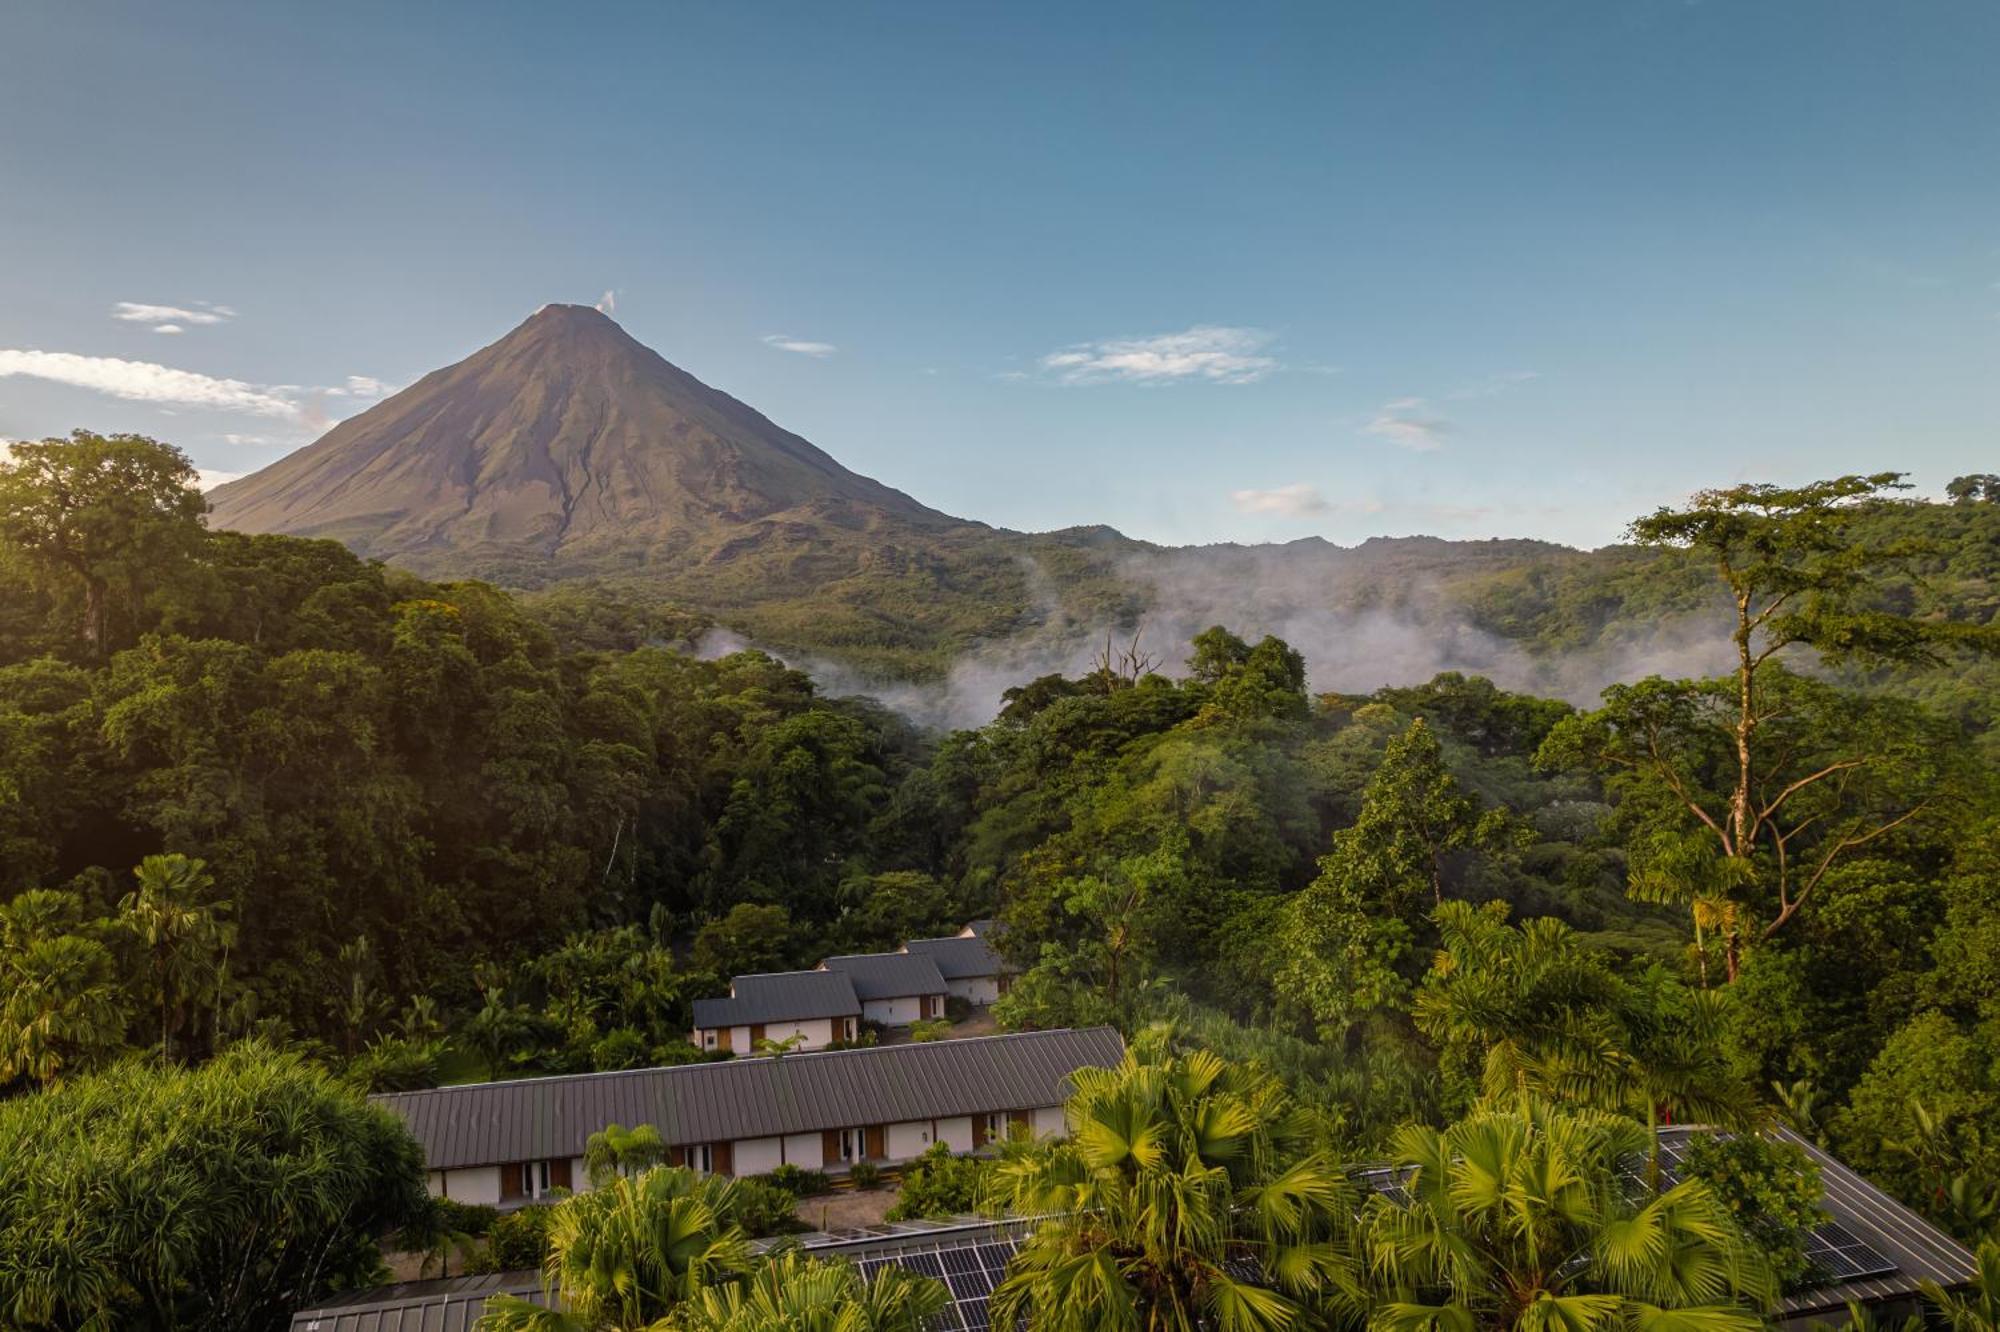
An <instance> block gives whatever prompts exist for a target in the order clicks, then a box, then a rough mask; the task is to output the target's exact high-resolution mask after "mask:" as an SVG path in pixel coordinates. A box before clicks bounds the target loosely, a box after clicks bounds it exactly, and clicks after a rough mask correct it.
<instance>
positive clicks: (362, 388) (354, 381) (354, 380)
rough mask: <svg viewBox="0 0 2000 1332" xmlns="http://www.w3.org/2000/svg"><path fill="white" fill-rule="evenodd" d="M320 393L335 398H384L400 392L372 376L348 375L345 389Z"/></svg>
mask: <svg viewBox="0 0 2000 1332" xmlns="http://www.w3.org/2000/svg"><path fill="white" fill-rule="evenodd" d="M322 392H326V393H331V394H333V395H334V396H335V397H354V398H386V397H388V396H389V395H390V394H392V393H398V392H401V390H400V389H398V388H397V387H396V385H394V384H388V383H384V382H383V381H382V380H379V379H377V378H375V376H373V375H349V376H348V377H347V384H346V385H345V387H341V388H329V389H324V390H322Z"/></svg>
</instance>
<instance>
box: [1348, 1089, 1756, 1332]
mask: <svg viewBox="0 0 2000 1332" xmlns="http://www.w3.org/2000/svg"><path fill="white" fill-rule="evenodd" d="M1644 1148H1645V1135H1644V1132H1643V1130H1641V1129H1640V1128H1639V1127H1638V1126H1637V1125H1636V1124H1633V1123H1632V1122H1631V1121H1629V1120H1626V1119H1621V1118H1618V1117H1616V1116H1612V1115H1607V1114H1603V1113H1599V1112H1590V1111H1583V1112H1564V1111H1560V1110H1557V1109H1555V1108H1553V1107H1551V1106H1550V1105H1548V1104H1547V1103H1544V1102H1539V1101H1532V1102H1528V1103H1526V1104H1520V1105H1515V1106H1513V1107H1510V1108H1507V1109H1488V1110H1480V1111H1477V1112H1475V1113H1474V1114H1472V1115H1471V1116H1469V1117H1468V1118H1466V1119H1463V1120H1461V1121H1459V1122H1458V1123H1456V1124H1454V1125H1452V1126H1451V1127H1450V1128H1447V1129H1443V1130H1438V1129H1432V1128H1427V1127H1423V1126H1420V1125H1410V1126H1407V1127H1405V1128H1404V1129H1402V1130H1401V1131H1400V1132H1399V1133H1398V1134H1397V1136H1396V1165H1397V1167H1398V1168H1399V1169H1400V1170H1402V1171H1404V1172H1406V1175H1405V1178H1404V1179H1403V1181H1402V1188H1401V1190H1400V1191H1399V1192H1400V1194H1401V1196H1396V1195H1392V1194H1389V1193H1378V1194H1377V1195H1376V1196H1374V1197H1373V1198H1371V1199H1369V1201H1368V1204H1367V1207H1366V1209H1365V1211H1364V1214H1363V1220H1362V1227H1363V1244H1362V1247H1363V1251H1364V1253H1365V1255H1366V1261H1365V1263H1364V1264H1363V1268H1362V1270H1363V1272H1364V1274H1365V1276H1364V1280H1365V1281H1366V1283H1367V1285H1368V1286H1369V1293H1370V1296H1371V1298H1372V1301H1373V1304H1374V1317H1373V1319H1372V1320H1371V1322H1372V1325H1373V1326H1376V1327H1381V1328H1388V1329H1400V1330H1406V1332H1418V1330H1419V1329H1435V1328H1452V1329H1461V1330H1469V1329H1474V1328H1494V1329H1521V1330H1522V1332H1534V1330H1536V1329H1550V1328H1561V1329H1568V1330H1570V1332H1594V1330H1595V1329H1605V1330H1606V1332H1609V1330H1610V1329H1616V1328H1623V1327H1634V1326H1638V1327H1649V1326H1650V1327H1676V1328H1683V1329H1689V1330H1690V1332H1753V1330H1754V1329H1758V1328H1761V1327H1762V1326H1763V1320H1762V1319H1761V1318H1760V1317H1759V1314H1760V1313H1761V1312H1762V1311H1763V1310H1764V1309H1766V1308H1767V1307H1769V1305H1770V1303H1771V1301H1772V1299H1773V1298H1774V1297H1775V1295H1776V1293H1777V1290H1776V1283H1775V1281H1774V1280H1773V1278H1772V1274H1771V1272H1770V1269H1769V1267H1768V1265H1767V1264H1766V1263H1765V1261H1764V1258H1763V1255H1762V1254H1761V1253H1759V1252H1758V1250H1757V1249H1756V1247H1755V1246H1754V1245H1752V1244H1751V1243H1750V1242H1749V1241H1748V1240H1747V1239H1746V1238H1745V1237H1744V1235H1743V1233H1742V1231H1741V1230H1740V1229H1739V1228H1738V1227H1737V1225H1736V1223H1735V1222H1734V1220H1733V1219H1732V1218H1731V1216H1730V1214H1729V1211H1728V1209H1727V1208H1726V1207H1725V1206H1724V1205H1723V1204H1722V1203H1721V1202H1720V1201H1719V1200H1718V1199H1717V1198H1716V1197H1715V1195H1714V1194H1713V1192H1711V1191H1710V1189H1709V1188H1708V1186H1707V1185H1706V1184H1703V1183H1699V1182H1694V1181H1685V1182H1682V1183H1680V1184H1677V1185H1675V1186H1674V1187H1673V1188H1671V1189H1667V1190H1665V1191H1664V1192H1660V1193H1656V1194H1653V1195H1652V1196H1650V1197H1648V1196H1644V1195H1641V1196H1640V1197H1637V1198H1635V1197H1633V1195H1632V1193H1631V1191H1630V1189H1629V1188H1628V1186H1627V1184H1626V1182H1625V1180H1624V1179H1623V1178H1621V1169H1622V1166H1623V1163H1624V1162H1625V1161H1627V1160H1628V1159H1630V1158H1632V1157H1634V1156H1636V1155H1638V1154H1639V1153H1640V1152H1641V1151H1643V1150H1644Z"/></svg>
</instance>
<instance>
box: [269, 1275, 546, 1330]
mask: <svg viewBox="0 0 2000 1332" xmlns="http://www.w3.org/2000/svg"><path fill="white" fill-rule="evenodd" d="M495 1295H518V1296H520V1297H521V1298H522V1299H524V1300H527V1301H529V1302H530V1303H532V1304H539V1305H541V1306H543V1307H544V1308H547V1307H549V1306H550V1304H551V1301H550V1299H549V1297H548V1295H547V1294H546V1293H545V1292H544V1291H543V1290H542V1278H541V1274H540V1273H539V1272H533V1271H528V1272H494V1273H490V1274H487V1275H484V1276H463V1277H449V1278H445V1279H442V1280H437V1281H404V1282H401V1283H399V1284H397V1285H394V1286H377V1287H375V1288H374V1289H373V1290H357V1291H355V1292H353V1293H352V1294H349V1295H342V1296H339V1297H337V1298H334V1299H330V1300H328V1301H327V1302H326V1303H325V1304H322V1305H321V1306H319V1307H318V1308H316V1309H301V1310H299V1311H298V1312H297V1313H295V1314H293V1315H292V1332H469V1329H470V1328H471V1327H472V1325H473V1324H474V1323H475V1322H477V1321H478V1320H479V1316H480V1315H481V1314H483V1313H485V1312H486V1301H487V1300H489V1299H491V1298H492V1297H493V1296H495Z"/></svg>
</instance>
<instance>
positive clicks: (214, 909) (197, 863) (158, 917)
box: [119, 855, 235, 1058]
mask: <svg viewBox="0 0 2000 1332" xmlns="http://www.w3.org/2000/svg"><path fill="white" fill-rule="evenodd" d="M132 875H133V878H134V879H136V880H137V881H138V887H136V888H134V889H133V890H132V891H131V892H129V893H127V894H126V895H125V897H124V900H123V901H121V902H120V903H119V910H120V912H121V913H123V916H124V918H125V920H126V922H127V923H128V924H129V925H130V926H131V928H132V930H133V932H134V933H135V934H137V935H138V938H139V942H140V943H141V944H142V945H143V946H144V947H145V950H146V955H147V958H148V960H149V969H150V971H151V979H152V988H153V994H154V996H155V998H156V1000H157V1002H158V1004H159V1007H160V1054H161V1055H162V1056H163V1057H167V1058H171V1057H172V1056H173V1038H174V1033H175V1032H177V1031H178V1030H179V1029H180V1028H181V1027H182V1026H183V1025H185V1024H186V1022H187V1020H188V1018H189V1016H190V1013H189V1008H190V1006H191V1005H192V1004H195V1003H198V1002H201V1001H203V1000H208V1001H211V1002H212V1001H213V1000H214V998H215V994H216V990H217V988H218V987H219V985H220V983H221V979H222V967H223V956H224V954H225V952H226V951H227V949H228V947H229V944H230V942H231V941H232V940H233V939H234V937H235V930H234V927H233V926H232V925H231V924H229V923H228V922H227V921H226V920H224V919H223V917H224V916H225V915H226V914H227V913H228V911H229V904H228V903H227V902H216V901H210V900H208V895H209V892H210V890H211V889H213V888H214V886H215V879H214V877H213V876H211V875H210V874H209V872H208V865H207V863H206V862H205V861H201V860H194V859H190V858H188V857H187V856H183V855H164V856H147V857H146V858H145V859H144V860H143V861H141V862H140V863H139V867H138V868H137V869H136V870H134V871H133V872H132Z"/></svg>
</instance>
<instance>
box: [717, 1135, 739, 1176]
mask: <svg viewBox="0 0 2000 1332" xmlns="http://www.w3.org/2000/svg"><path fill="white" fill-rule="evenodd" d="M714 1165H715V1173H716V1174H718V1175H733V1174H735V1173H736V1144H735V1143H733V1142H718V1143H716V1144H715V1155H714Z"/></svg>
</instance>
